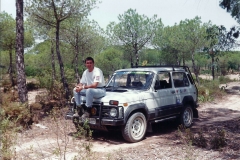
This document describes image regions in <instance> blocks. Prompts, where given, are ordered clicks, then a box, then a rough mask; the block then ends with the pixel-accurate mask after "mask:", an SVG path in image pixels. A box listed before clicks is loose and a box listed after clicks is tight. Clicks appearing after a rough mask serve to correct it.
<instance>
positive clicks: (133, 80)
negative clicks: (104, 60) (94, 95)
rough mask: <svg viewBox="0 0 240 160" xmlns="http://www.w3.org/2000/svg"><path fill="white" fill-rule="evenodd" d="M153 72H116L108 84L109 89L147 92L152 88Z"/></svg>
mask: <svg viewBox="0 0 240 160" xmlns="http://www.w3.org/2000/svg"><path fill="white" fill-rule="evenodd" d="M153 75H154V73H153V72H149V71H119V72H115V73H114V74H113V76H112V77H111V79H110V81H109V82H108V84H107V86H106V87H107V89H109V88H110V89H112V90H119V89H120V90H122V89H136V90H146V89H148V88H149V87H150V85H151V83H152V79H153Z"/></svg>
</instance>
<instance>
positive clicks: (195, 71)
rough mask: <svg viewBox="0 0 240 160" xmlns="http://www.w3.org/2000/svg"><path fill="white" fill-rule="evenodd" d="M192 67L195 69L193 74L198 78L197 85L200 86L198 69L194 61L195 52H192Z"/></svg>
mask: <svg viewBox="0 0 240 160" xmlns="http://www.w3.org/2000/svg"><path fill="white" fill-rule="evenodd" d="M192 65H193V66H192V67H193V72H194V74H195V76H196V80H197V83H198V84H199V79H198V69H197V68H196V65H195V60H194V52H192Z"/></svg>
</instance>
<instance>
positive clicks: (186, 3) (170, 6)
mask: <svg viewBox="0 0 240 160" xmlns="http://www.w3.org/2000/svg"><path fill="white" fill-rule="evenodd" d="M101 1H102V2H101V3H100V4H98V5H97V8H95V9H93V10H92V11H91V15H90V17H89V19H93V20H95V21H97V22H98V24H99V25H100V27H102V28H103V29H106V26H107V25H108V24H109V23H110V22H118V15H120V14H124V12H126V11H127V10H128V9H130V8H132V9H136V11H137V13H138V14H139V15H146V16H147V17H149V18H151V17H153V16H154V15H155V14H156V15H157V17H158V18H161V20H162V22H163V24H164V26H172V25H174V24H175V23H177V24H178V23H179V22H180V21H181V20H185V19H193V18H194V17H196V16H199V17H201V20H202V22H208V21H210V20H211V21H212V23H213V24H216V25H224V26H225V27H226V28H227V29H229V28H230V27H232V26H236V25H237V26H239V24H238V23H237V22H236V20H234V19H233V18H232V17H231V15H230V13H227V12H226V10H224V9H222V8H221V7H219V0H101ZM0 2H1V5H0V7H1V8H0V9H1V11H5V12H7V13H9V14H12V16H15V15H16V8H15V0H0Z"/></svg>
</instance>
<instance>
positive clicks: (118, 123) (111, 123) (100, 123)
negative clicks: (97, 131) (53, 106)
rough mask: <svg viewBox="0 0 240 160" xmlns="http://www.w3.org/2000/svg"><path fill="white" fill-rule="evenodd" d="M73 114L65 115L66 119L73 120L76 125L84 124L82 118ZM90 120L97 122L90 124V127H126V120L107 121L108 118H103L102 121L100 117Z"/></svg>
mask: <svg viewBox="0 0 240 160" xmlns="http://www.w3.org/2000/svg"><path fill="white" fill-rule="evenodd" d="M73 114H74V113H73V112H68V113H67V114H66V115H65V119H66V120H72V121H73V122H74V123H82V121H81V118H80V117H78V118H75V117H73ZM90 118H94V119H95V120H96V123H94V124H93V123H91V122H90V123H89V124H90V125H98V126H121V125H124V119H107V118H103V119H100V118H99V117H90Z"/></svg>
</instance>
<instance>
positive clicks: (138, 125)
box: [122, 112, 147, 143]
mask: <svg viewBox="0 0 240 160" xmlns="http://www.w3.org/2000/svg"><path fill="white" fill-rule="evenodd" d="M146 129H147V121H146V117H145V116H144V114H142V113H140V112H137V113H134V114H133V115H132V116H131V117H130V118H129V119H128V121H127V123H126V125H124V126H123V128H122V136H123V138H124V139H125V140H126V141H128V142H132V143H133V142H138V141H141V140H142V139H143V138H144V136H145V134H146Z"/></svg>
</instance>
